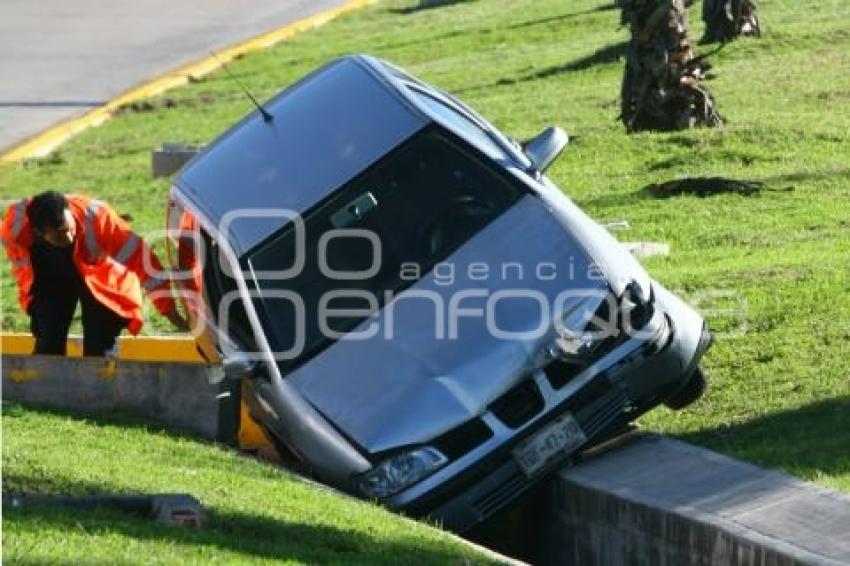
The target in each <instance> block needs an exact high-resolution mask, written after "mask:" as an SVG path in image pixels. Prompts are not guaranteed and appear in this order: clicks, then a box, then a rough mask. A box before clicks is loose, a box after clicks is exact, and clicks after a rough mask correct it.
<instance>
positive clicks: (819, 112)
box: [0, 0, 850, 493]
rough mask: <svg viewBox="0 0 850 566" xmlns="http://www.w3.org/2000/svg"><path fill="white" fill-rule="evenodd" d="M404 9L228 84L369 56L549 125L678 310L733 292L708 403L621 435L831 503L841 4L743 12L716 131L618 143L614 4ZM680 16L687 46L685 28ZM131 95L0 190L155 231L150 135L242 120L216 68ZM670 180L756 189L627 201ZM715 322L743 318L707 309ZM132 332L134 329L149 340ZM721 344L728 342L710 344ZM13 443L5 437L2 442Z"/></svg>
mask: <svg viewBox="0 0 850 566" xmlns="http://www.w3.org/2000/svg"><path fill="white" fill-rule="evenodd" d="M415 3H416V2H414V1H413V0H408V1H404V2H402V1H387V2H382V3H379V4H376V5H373V6H371V7H369V8H367V9H366V10H363V11H360V12H357V13H354V14H351V15H348V16H345V17H343V18H341V19H340V20H338V21H335V22H334V23H332V24H330V25H328V26H325V27H323V28H321V29H318V30H316V31H312V32H310V33H307V34H304V35H301V36H298V37H296V38H294V39H293V40H291V41H287V42H286V43H283V44H281V45H279V46H278V47H276V48H274V49H271V50H268V51H265V52H262V53H259V54H256V55H252V56H250V57H245V58H244V59H241V60H240V61H237V62H234V63H233V65H232V66H231V69H232V71H233V72H234V73H235V74H237V75H238V76H239V77H240V79H241V80H242V81H243V82H245V83H246V84H247V85H248V86H249V88H250V89H251V90H252V91H253V92H254V93H255V94H256V95H257V96H258V98H264V97H269V96H271V95H273V94H274V93H276V92H277V91H278V90H279V89H280V88H281V87H283V86H285V85H287V84H289V83H291V82H292V81H294V80H296V79H297V78H299V77H301V76H302V75H304V74H305V73H306V72H308V71H309V70H311V69H313V68H315V67H317V66H319V65H321V64H323V63H325V62H326V61H328V60H329V59H331V58H333V57H336V56H338V55H340V54H344V53H351V52H368V53H371V54H374V55H377V56H380V57H384V58H387V59H389V60H392V61H394V62H396V63H398V64H400V65H402V66H404V67H406V68H407V69H408V70H410V71H411V72H412V73H414V74H416V75H419V76H421V77H422V78H424V79H426V80H428V81H431V82H433V83H436V84H437V85H439V86H441V87H443V88H445V89H447V90H449V91H452V92H454V93H456V94H458V95H460V96H461V97H462V98H463V99H464V100H466V101H467V102H469V103H470V104H471V105H472V106H474V107H476V108H477V109H479V110H480V111H481V112H482V113H483V114H484V115H485V116H487V117H489V118H490V119H491V120H492V121H493V122H494V123H495V124H496V125H497V126H499V127H500V128H501V129H503V130H504V131H505V132H507V133H509V134H511V135H513V136H514V137H516V138H518V139H520V138H524V137H528V136H531V135H533V134H535V133H536V132H538V131H539V130H541V129H542V128H544V127H545V126H547V125H550V124H553V123H554V124H559V125H562V126H563V127H565V128H566V129H567V130H568V131H570V132H571V133H573V134H575V135H577V136H579V139H578V141H577V142H576V143H575V144H574V145H572V146H571V147H570V148H569V149H568V150H567V152H566V153H565V154H564V155H563V157H562V158H561V159H560V160H559V161H558V162H557V163H556V164H555V165H554V166H553V168H552V169H551V170H550V176H551V177H552V178H553V180H554V181H555V182H557V183H558V184H559V186H561V187H562V188H563V190H564V191H565V192H566V193H567V194H568V195H569V196H570V197H571V198H573V199H574V200H575V201H576V202H577V203H578V204H579V205H580V206H582V207H583V208H584V209H585V210H586V211H588V212H589V213H590V214H591V215H592V216H593V217H595V218H597V219H599V220H614V219H620V218H625V219H628V220H629V221H630V223H631V224H632V228H631V230H629V231H628V232H625V233H622V234H620V237H622V238H623V239H628V240H641V239H647V240H663V241H666V242H669V243H670V245H671V248H672V253H671V255H670V256H669V257H666V258H652V259H650V260H648V261H647V262H646V266H647V268H648V269H649V271H650V272H651V273H652V275H653V276H654V277H656V278H657V279H658V280H660V281H661V282H662V283H664V284H665V285H666V286H667V287H669V288H671V289H674V290H678V291H679V292H680V293H681V294H682V295H683V296H684V297H685V298H688V299H689V300H691V301H697V300H698V299H699V298H700V296H704V295H705V293H706V292H716V291H720V292H726V293H731V294H732V295H733V296H732V298H727V299H723V300H713V301H706V300H705V299H703V300H701V301H700V306H701V307H702V308H703V309H705V310H706V314H707V317H708V319H709V321H710V323H711V324H712V326H713V327H714V328H715V329H717V330H721V331H725V333H726V335H725V336H722V337H721V339H720V340H719V342H718V343H717V344H716V345H715V347H714V348H713V349H712V350H711V352H710V353H709V354H708V356H707V357H706V359H705V365H706V367H707V369H708V371H709V373H710V376H711V389H710V391H709V393H708V395H707V397H706V398H705V399H704V400H701V401H700V402H698V403H697V404H696V405H694V406H692V407H691V408H689V409H688V410H686V411H683V412H678V413H673V412H670V411H667V410H665V409H659V410H656V411H653V412H652V413H651V414H649V415H648V416H646V417H645V418H643V419H642V424H643V425H644V426H645V427H648V428H651V429H655V430H659V431H662V432H664V433H668V434H671V435H674V436H678V437H681V438H684V439H687V440H689V441H691V442H695V443H697V444H701V445H704V446H707V447H709V448H713V449H716V450H719V451H722V452H725V453H728V454H731V455H734V456H737V457H741V458H744V459H747V460H750V461H752V462H756V463H760V464H764V465H767V466H772V467H776V468H780V469H783V470H786V471H788V472H790V473H793V474H796V475H798V476H801V477H803V478H807V479H811V480H814V481H817V482H819V483H822V484H824V485H829V486H833V487H836V488H839V489H842V490H845V491H850V369H848V366H849V365H850V364H848V359H850V322H848V321H850V292H848V291H850V260H848V256H850V254H849V253H848V252H850V205H848V202H850V72H848V71H850V68H848V63H847V53H848V52H850V32H848V31H847V29H846V28H847V26H846V22H847V17H846V16H847V12H846V4H845V2H844V0H832V1H828V2H824V3H821V4H819V6H818V8H817V9H808V8H806V7H803V6H802V5H800V4H799V3H793V2H787V1H779V0H763V2H761V3H760V15H761V18H762V20H763V22H764V25H765V35H764V37H762V38H761V39H759V40H741V41H738V42H735V43H733V44H731V45H729V46H727V47H726V48H725V49H724V50H723V51H721V52H720V53H718V54H716V55H715V56H714V57H713V58H712V61H713V63H714V64H715V70H716V72H717V74H718V78H717V79H716V80H714V81H712V82H711V83H710V88H711V89H712V91H713V92H714V94H715V95H716V98H717V100H718V104H719V109H720V111H721V112H722V113H723V114H724V115H725V116H726V117H727V119H728V125H727V126H726V127H725V128H723V129H719V130H696V131H688V132H680V133H659V134H639V135H632V136H628V135H626V134H625V133H624V131H623V128H622V125H621V124H620V123H619V122H617V120H616V118H617V114H618V102H617V96H618V92H619V81H620V76H621V73H622V66H623V62H622V59H621V58H620V57H619V54H621V53H622V43H623V42H624V41H625V40H626V39H627V32H626V31H625V30H622V29H619V13H618V12H617V11H616V10H611V9H607V10H606V9H598V8H600V6H601V5H602V2H601V0H573V1H572V2H568V3H565V2H562V1H560V0H512V1H511V2H499V1H497V0H477V1H468V2H461V3H457V4H454V5H451V6H448V7H444V8H440V9H430V10H418V11H408V12H405V11H404V10H402V9H403V8H406V7H411V6H412V5H414V4H415ZM698 10H699V6H696V7H695V8H694V9H693V14H692V29H691V33H692V36H693V37H699V36H700V35H701V33H702V29H701V23H700V22H699V17H698V14H699V12H698ZM166 100H168V103H167V104H166V103H165V101H166ZM152 102H153V107H154V109H153V110H150V111H142V112H139V111H127V112H125V113H123V114H122V115H121V116H119V117H118V118H116V119H115V120H112V121H110V122H108V123H107V124H105V125H104V126H102V127H100V128H97V129H93V130H90V131H88V132H86V133H84V134H83V135H81V136H79V137H78V138H76V139H74V140H72V141H71V142H69V143H67V144H66V145H64V146H63V147H62V148H60V149H59V150H58V151H57V152H56V153H54V154H53V155H52V156H50V157H49V158H46V159H40V160H31V161H28V162H26V163H24V164H22V165H16V166H11V167H6V168H4V169H2V170H0V196H2V197H3V198H10V197H13V196H19V195H26V194H31V193H33V192H35V191H37V190H40V189H42V188H44V187H60V188H63V189H68V190H77V191H80V192H84V193H89V194H93V195H96V196H98V197H100V198H103V199H106V200H108V201H110V202H112V203H114V204H116V206H117V208H118V209H119V210H120V211H123V212H131V213H133V215H134V216H135V217H136V221H135V226H136V228H137V229H138V231H140V232H145V231H146V230H149V229H153V228H160V227H162V225H163V218H164V204H165V199H166V195H167V193H168V183H167V181H162V180H152V179H151V178H150V176H149V159H150V157H149V152H150V150H151V149H152V148H153V147H155V146H156V145H158V144H159V143H160V142H162V141H166V140H177V141H186V142H199V143H204V142H208V141H210V140H212V139H213V138H214V137H215V136H216V135H218V134H219V133H221V132H222V131H223V130H224V129H226V128H227V127H228V126H229V125H230V124H232V123H233V122H234V121H235V120H237V119H238V118H240V117H241V116H242V115H244V114H245V113H247V112H249V111H250V110H251V106H250V103H249V102H248V101H247V100H246V99H245V97H244V95H243V94H241V93H240V91H239V89H238V87H237V86H236V85H235V84H234V83H233V81H232V80H231V79H229V78H228V77H227V76H226V75H225V74H223V73H216V74H214V75H211V76H209V77H207V78H205V79H203V80H201V81H200V82H197V83H194V84H192V85H189V86H187V87H185V88H181V89H178V90H175V91H172V92H169V93H167V94H165V95H164V96H161V97H159V98H157V99H154V100H153V101H152ZM684 176H725V177H731V178H738V179H748V180H756V181H763V182H765V183H766V190H764V191H763V192H762V193H760V194H757V195H755V196H751V197H746V196H741V195H736V194H723V195H716V196H711V197H707V198H698V197H693V196H682V197H676V198H670V199H663V200H658V199H655V198H652V197H651V196H649V195H648V193H647V192H646V191H643V190H642V188H643V187H645V186H646V185H648V184H650V183H655V182H660V181H666V180H670V179H675V178H680V177H684ZM3 269H4V272H7V271H6V270H7V269H8V264H7V263H4V264H3ZM2 297H3V302H4V311H3V319H2V325H3V328H5V329H16V330H25V329H26V320H25V319H24V318H23V317H21V316H20V314H19V313H18V312H17V310H16V306H15V304H14V301H13V298H12V297H13V283H12V282H11V281H10V280H9V279H8V278H6V279H5V281H4V283H3V289H2ZM728 307H736V308H738V309H739V311H740V312H741V313H743V314H740V315H729V314H723V313H722V312H720V309H722V308H728ZM708 309H711V310H710V311H709V310H708ZM152 321H153V323H154V324H153V325H152V326H149V327H148V328H149V331H153V332H156V331H161V330H163V329H164V328H165V326H164V325H163V323H162V321H161V320H159V319H157V318H152ZM733 330H744V331H743V332H739V333H738V334H739V336H737V337H732V336H729V334H730V331H733ZM33 418H35V417H33ZM18 434H19V432H16V431H15V429H10V430H7V431H6V437H7V442H11V443H12V445H13V447H14V446H15V444H14V443H15V442H17V440H16V436H17V435H18ZM60 452H61V450H60ZM7 454H8V455H9V457H12V455H15V456H14V457H15V458H19V457H21V456H18V455H16V454H17V451H16V450H7V451H5V452H4V462H5V459H6V458H7V456H6V455H7ZM56 458H59V456H57V457H56ZM39 466H41V467H39V468H38V469H39V470H41V474H42V477H45V478H47V477H50V476H52V475H53V473H54V469H53V464H52V463H51V464H50V465H48V464H47V463H45V464H43V465H41V464H39ZM186 469H187V470H189V469H191V466H189V465H186ZM115 473H116V474H117V475H119V476H120V475H121V474H120V472H119V471H116V472H115ZM128 475H133V476H134V475H135V473H133V474H128ZM110 477H111V476H110ZM110 481H113V480H110ZM127 481H130V480H129V479H128V480H127ZM138 481H141V480H138ZM226 481H230V480H226V479H225V478H224V476H222V482H226ZM233 493H235V492H233Z"/></svg>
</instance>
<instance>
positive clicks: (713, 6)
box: [701, 0, 761, 43]
mask: <svg viewBox="0 0 850 566" xmlns="http://www.w3.org/2000/svg"><path fill="white" fill-rule="evenodd" d="M702 19H703V21H704V22H705V35H704V36H703V38H702V41H701V42H702V43H713V42H715V41H721V42H724V43H725V42H727V41H731V40H733V39H735V38H736V37H738V36H739V35H753V36H759V35H761V24H760V22H759V18H758V14H757V6H756V3H755V0H703V4H702Z"/></svg>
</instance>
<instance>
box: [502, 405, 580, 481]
mask: <svg viewBox="0 0 850 566" xmlns="http://www.w3.org/2000/svg"><path fill="white" fill-rule="evenodd" d="M586 440H587V437H585V436H584V432H583V431H582V430H581V427H580V426H579V425H578V423H577V422H576V420H575V418H574V417H573V416H572V415H571V414H569V413H567V414H565V415H564V416H562V417H559V418H558V419H557V420H555V421H554V422H552V423H549V424H548V425H546V426H545V427H543V429H541V430H539V431H537V432H536V433H534V435H533V436H531V437H530V438H528V439H526V440H525V441H524V442H523V443H522V444H520V445H519V446H517V447H516V448H514V451H513V457H514V459H515V460H516V462H517V464H519V466H520V468H522V471H523V472H525V475H526V476H532V475H534V474H535V473H537V472H538V471H540V470H541V469H542V468H544V467H545V466H546V464H548V463H549V462H551V461H552V459H554V458H556V457H557V456H558V455H559V454H561V453H563V452H572V451H573V450H575V449H576V448H578V447H579V446H581V445H582V444H584V443H585V441H586Z"/></svg>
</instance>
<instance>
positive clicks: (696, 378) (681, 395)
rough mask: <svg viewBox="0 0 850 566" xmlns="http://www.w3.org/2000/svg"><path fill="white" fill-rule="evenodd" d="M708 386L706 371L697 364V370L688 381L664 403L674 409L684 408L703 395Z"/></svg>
mask: <svg viewBox="0 0 850 566" xmlns="http://www.w3.org/2000/svg"><path fill="white" fill-rule="evenodd" d="M706 387H708V380H707V379H706V377H705V371H704V370H703V369H702V368H701V367H700V366H697V369H696V371H694V374H693V375H692V376H691V377H690V379H688V382H687V383H685V385H683V386H682V387H681V388H679V389H678V390H677V391H676V392H675V393H673V394H672V395H670V396H669V397H667V399H665V400H664V404H665V405H666V406H667V407H669V408H671V409H673V410H679V409H684V408H685V407H687V406H688V405H690V404H691V403H693V402H694V401H696V400H697V399H699V398H700V397H702V395H703V393H705V390H706Z"/></svg>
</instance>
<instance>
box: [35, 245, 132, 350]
mask: <svg viewBox="0 0 850 566" xmlns="http://www.w3.org/2000/svg"><path fill="white" fill-rule="evenodd" d="M72 253H73V250H72V248H70V247H69V248H57V247H54V246H51V245H49V244H47V243H44V242H41V241H37V242H36V243H35V244H34V245H33V247H32V248H31V249H30V260H31V261H32V267H33V272H34V281H33V287H32V303H31V304H30V308H29V315H30V329H31V330H32V333H33V336H35V352H34V353H36V354H58V355H63V356H64V355H65V354H66V343H67V340H68V329H69V328H70V326H71V320H72V319H73V317H74V311H75V310H76V308H77V301H80V302H81V303H82V314H83V355H85V356H103V355H104V354H105V353H106V352H108V351H110V350H112V349H113V348H114V347H115V341H116V339H117V337H118V335H119V334H120V333H121V330H122V329H123V328H124V327H126V326H127V322H128V321H127V319H125V318H123V317H121V316H119V315H117V314H115V313H114V312H113V311H112V310H110V309H109V308H107V307H105V306H104V305H102V304H100V302H99V301H98V300H97V299H95V298H94V296H93V295H92V294H91V291H89V289H88V287H86V284H85V283H84V282H83V280H82V277H80V274H79V272H78V271H77V268H76V266H75V265H74V261H73V258H72V255H71V254H72Z"/></svg>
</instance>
